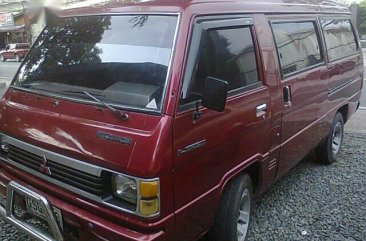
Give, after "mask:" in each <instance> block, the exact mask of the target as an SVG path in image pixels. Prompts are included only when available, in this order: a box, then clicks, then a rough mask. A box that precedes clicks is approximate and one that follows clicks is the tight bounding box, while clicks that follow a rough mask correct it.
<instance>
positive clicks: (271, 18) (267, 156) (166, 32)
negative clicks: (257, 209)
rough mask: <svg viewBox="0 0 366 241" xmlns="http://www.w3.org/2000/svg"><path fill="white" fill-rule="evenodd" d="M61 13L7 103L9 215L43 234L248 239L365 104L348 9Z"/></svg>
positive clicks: (159, 1) (245, 6) (1, 164)
mask: <svg viewBox="0 0 366 241" xmlns="http://www.w3.org/2000/svg"><path fill="white" fill-rule="evenodd" d="M317 2H319V3H317ZM50 19H51V20H50V21H49V22H48V25H47V27H46V28H45V29H44V31H43V32H42V33H41V35H40V36H39V38H38V39H37V41H36V42H35V43H34V45H33V47H32V48H31V50H30V52H29V54H28V55H27V57H26V58H25V59H24V61H23V63H22V65H21V67H20V68H19V70H18V72H17V74H16V76H15V78H14V81H13V83H12V84H11V86H10V88H9V89H8V91H7V92H6V94H5V96H4V97H3V99H2V100H1V103H0V131H1V151H0V156H1V161H0V193H1V194H2V195H1V196H2V197H3V198H2V199H4V200H6V202H5V203H4V202H3V204H2V205H0V216H1V217H2V218H3V219H4V220H6V221H7V222H8V223H10V224H12V225H14V226H15V227H17V228H18V229H20V230H21V231H23V232H25V233H27V234H29V235H31V236H32V237H33V238H35V239H36V240H47V241H51V240H56V241H61V240H87V241H89V240H136V241H137V240H172V241H173V240H176V241H184V240H197V239H199V238H200V237H203V236H205V235H206V234H207V233H208V235H209V237H210V240H220V241H223V240H224V241H243V240H246V238H247V231H248V227H249V222H250V217H251V215H250V213H251V211H252V202H253V198H255V197H257V196H258V195H260V194H261V193H263V192H264V191H265V190H266V189H267V188H268V187H270V186H271V185H272V184H273V183H274V182H275V181H276V180H278V179H279V178H281V177H282V176H283V175H284V174H285V173H286V172H288V171H289V170H290V169H291V168H292V167H294V166H295V165H296V164H297V163H298V162H299V161H300V160H301V159H303V158H304V157H305V156H306V155H307V154H308V153H310V152H311V151H312V150H316V153H317V156H318V159H319V161H320V162H322V163H325V164H331V163H333V162H335V161H336V158H337V155H338V153H339V150H340V148H341V145H342V140H343V129H344V123H345V122H347V120H349V118H350V117H351V116H352V114H353V113H354V112H355V111H356V110H357V108H358V106H359V99H360V94H361V89H362V80H363V58H362V53H361V50H360V44H359V41H358V37H357V33H356V29H355V28H354V27H353V25H352V23H351V20H350V19H351V16H350V13H349V11H348V9H347V8H345V7H343V6H340V5H337V4H336V3H334V2H333V1H329V2H328V1H311V4H310V3H309V4H304V1H300V0H298V1H294V0H292V1H284V0H283V1H280V0H270V1H265V2H256V1H251V0H247V1H239V0H238V1H234V0H221V1H201V0H193V1H188V0H186V1H165V0H156V1H147V2H141V3H131V4H129V5H123V4H118V3H116V4H114V5H110V6H109V5H106V6H101V7H93V8H80V9H76V10H75V9H74V10H67V11H65V12H60V13H58V16H57V17H52V18H50ZM29 217H33V218H34V219H36V220H39V221H40V220H43V222H44V225H43V226H41V227H39V226H35V225H34V224H33V223H34V222H29Z"/></svg>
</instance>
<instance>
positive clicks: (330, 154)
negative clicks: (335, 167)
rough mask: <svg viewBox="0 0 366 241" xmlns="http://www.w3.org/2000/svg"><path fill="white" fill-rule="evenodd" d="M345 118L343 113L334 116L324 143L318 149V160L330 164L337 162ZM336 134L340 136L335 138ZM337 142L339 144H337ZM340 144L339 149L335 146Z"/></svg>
mask: <svg viewBox="0 0 366 241" xmlns="http://www.w3.org/2000/svg"><path fill="white" fill-rule="evenodd" d="M343 134H344V120H343V116H342V114H341V113H339V112H338V113H337V114H336V115H335V117H334V120H333V123H332V128H331V130H330V132H329V134H328V136H327V138H326V139H325V141H324V142H323V143H321V144H320V145H319V147H318V148H317V149H316V158H317V160H318V162H320V163H322V164H326V165H330V164H332V163H334V162H336V160H337V157H338V154H339V152H340V149H341V147H342V143H343ZM335 136H338V138H337V140H335ZM336 143H337V145H336ZM335 146H338V148H337V149H335V148H334V147H335Z"/></svg>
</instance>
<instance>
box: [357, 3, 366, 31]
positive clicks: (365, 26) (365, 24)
mask: <svg viewBox="0 0 366 241" xmlns="http://www.w3.org/2000/svg"><path fill="white" fill-rule="evenodd" d="M359 6H360V8H359V10H358V15H359V16H358V22H359V31H360V34H366V0H363V1H361V3H360V5H359Z"/></svg>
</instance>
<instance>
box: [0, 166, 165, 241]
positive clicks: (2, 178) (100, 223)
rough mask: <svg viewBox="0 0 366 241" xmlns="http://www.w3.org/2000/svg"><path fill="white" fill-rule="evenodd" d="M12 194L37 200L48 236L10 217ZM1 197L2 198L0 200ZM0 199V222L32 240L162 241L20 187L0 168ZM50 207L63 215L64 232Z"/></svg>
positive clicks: (162, 236)
mask: <svg viewBox="0 0 366 241" xmlns="http://www.w3.org/2000/svg"><path fill="white" fill-rule="evenodd" d="M15 194H17V195H21V196H30V197H32V198H33V199H36V200H38V201H39V202H40V203H41V204H42V205H43V206H44V208H45V210H47V217H48V218H47V219H48V220H47V223H48V226H49V228H50V231H51V232H50V233H51V235H50V234H47V233H46V232H42V231H41V230H40V229H38V228H36V227H35V226H33V225H31V224H29V223H27V222H25V221H22V220H21V219H19V218H17V216H16V215H14V204H15V198H14V197H15ZM1 196H2V197H1ZM0 198H5V199H6V204H5V206H3V205H0V218H2V219H4V220H5V221H6V222H8V223H10V224H11V225H13V226H14V227H16V228H17V229H18V230H20V231H21V232H24V233H26V234H28V235H30V236H31V237H33V238H34V239H36V240H42V241H66V240H69V239H70V240H71V239H72V240H80V241H84V240H85V241H87V240H95V241H98V240H103V241H105V240H119V241H124V240H126V241H137V240H146V241H161V240H165V239H166V233H165V232H164V231H157V232H154V233H149V234H144V233H139V232H136V231H134V230H131V229H128V228H125V227H122V226H121V225H118V224H116V223H114V222H111V221H109V220H106V219H104V218H103V217H100V216H96V215H94V214H93V210H89V211H86V210H84V209H82V208H80V207H77V206H75V205H71V204H69V203H67V202H64V201H63V200H60V199H59V198H56V197H54V196H52V195H49V194H47V193H45V192H42V191H40V190H38V189H36V188H35V187H33V186H30V185H28V184H26V183H24V182H23V181H22V180H20V179H18V178H16V177H14V176H12V175H10V174H9V173H6V172H5V171H4V169H1V167H0ZM52 207H57V208H58V209H60V210H61V212H62V213H63V215H64V226H65V229H64V230H66V229H67V230H72V231H73V234H72V236H70V233H69V232H65V231H62V230H61V228H60V227H59V225H58V224H57V222H56V219H55V216H54V213H53V211H52Z"/></svg>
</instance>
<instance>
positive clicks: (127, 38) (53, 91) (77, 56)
mask: <svg viewBox="0 0 366 241" xmlns="http://www.w3.org/2000/svg"><path fill="white" fill-rule="evenodd" d="M177 19H178V17H177V16H159V15H123V16H87V17H71V18H62V19H59V20H58V21H56V23H55V24H52V25H50V26H47V27H46V28H45V29H44V31H43V32H42V33H41V35H40V36H39V38H38V39H37V41H36V42H35V43H34V46H33V48H32V49H31V51H30V53H29V54H28V56H27V58H26V59H25V60H24V62H23V64H22V66H21V68H20V70H19V73H18V74H17V76H16V77H15V81H14V83H13V86H16V87H21V88H25V89H29V90H31V91H37V92H43V93H44V94H46V95H52V96H57V97H61V98H62V97H66V98H71V99H76V100H82V101H92V102H94V101H93V100H92V99H90V97H89V96H88V95H85V94H84V91H87V92H88V93H90V94H92V95H94V96H97V97H98V99H100V100H101V101H103V102H105V103H109V104H113V105H116V106H120V107H127V108H139V109H146V110H155V111H159V110H161V106H162V101H163V95H164V93H163V92H164V89H165V88H164V87H165V85H166V80H167V74H168V65H169V62H170V58H171V54H172V48H173V41H174V34H175V30H176V27H177Z"/></svg>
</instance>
